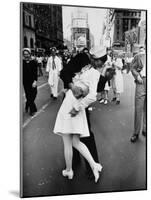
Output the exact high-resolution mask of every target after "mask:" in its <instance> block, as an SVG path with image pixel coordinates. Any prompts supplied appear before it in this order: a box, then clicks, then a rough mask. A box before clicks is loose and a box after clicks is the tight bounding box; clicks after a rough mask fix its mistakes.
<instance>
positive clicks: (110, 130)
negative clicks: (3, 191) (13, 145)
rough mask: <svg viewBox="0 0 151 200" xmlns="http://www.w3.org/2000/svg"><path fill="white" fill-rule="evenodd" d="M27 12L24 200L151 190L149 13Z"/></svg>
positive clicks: (31, 7)
mask: <svg viewBox="0 0 151 200" xmlns="http://www.w3.org/2000/svg"><path fill="white" fill-rule="evenodd" d="M94 6H95V5H94ZM20 11H21V12H20V22H21V23H20V61H21V62H20V72H21V73H20V102H21V104H20V105H21V109H20V110H21V114H20V118H21V124H20V127H21V133H20V144H21V145H20V196H21V197H40V196H41V197H42V196H56V195H57V196H59V195H60V196H61V195H74V194H90V193H93V194H94V193H103V192H106V193H107V192H121V191H136V190H146V189H147V155H146V154H147V142H146V138H147V127H146V126H147V124H146V117H147V114H146V110H147V106H146V101H147V98H146V95H147V94H146V74H147V66H146V63H147V62H146V57H147V45H146V44H147V34H146V33H147V31H146V27H147V11H146V10H138V9H126V8H101V7H87V6H86V5H85V6H78V5H77V6H71V5H59V4H45V3H32V2H31V3H29V2H28V3H27V2H22V3H20Z"/></svg>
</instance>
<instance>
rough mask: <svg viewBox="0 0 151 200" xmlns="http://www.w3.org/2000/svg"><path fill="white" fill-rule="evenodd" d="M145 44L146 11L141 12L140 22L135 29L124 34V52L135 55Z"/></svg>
mask: <svg viewBox="0 0 151 200" xmlns="http://www.w3.org/2000/svg"><path fill="white" fill-rule="evenodd" d="M145 42H146V11H141V20H140V21H139V24H138V26H137V27H136V28H132V29H131V30H129V31H126V32H125V50H126V52H127V53H137V52H138V51H139V47H140V46H144V45H145Z"/></svg>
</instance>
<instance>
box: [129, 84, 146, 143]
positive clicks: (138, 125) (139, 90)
mask: <svg viewBox="0 0 151 200" xmlns="http://www.w3.org/2000/svg"><path fill="white" fill-rule="evenodd" d="M144 100H145V91H144V86H143V84H136V90H135V111H134V133H133V136H132V138H131V142H136V140H137V139H138V137H139V134H140V131H141V129H142V117H143V108H144Z"/></svg>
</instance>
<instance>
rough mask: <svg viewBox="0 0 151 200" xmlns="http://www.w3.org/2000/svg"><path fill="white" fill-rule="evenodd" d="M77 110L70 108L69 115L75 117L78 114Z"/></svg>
mask: <svg viewBox="0 0 151 200" xmlns="http://www.w3.org/2000/svg"><path fill="white" fill-rule="evenodd" d="M78 112H79V111H77V110H76V109H75V108H72V110H71V111H70V112H69V113H70V115H71V117H75V116H76V115H77V114H78Z"/></svg>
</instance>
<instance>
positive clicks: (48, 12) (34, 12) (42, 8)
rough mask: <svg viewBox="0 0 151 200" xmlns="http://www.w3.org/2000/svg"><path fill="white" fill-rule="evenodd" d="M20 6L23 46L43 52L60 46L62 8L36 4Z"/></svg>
mask: <svg viewBox="0 0 151 200" xmlns="http://www.w3.org/2000/svg"><path fill="white" fill-rule="evenodd" d="M22 5H23V35H24V42H23V43H24V45H23V46H24V47H25V46H26V47H29V48H35V49H44V50H49V49H50V47H52V46H56V47H59V46H62V45H63V25H62V7H61V6H58V5H50V4H48V5H47V4H37V3H33V4H32V3H23V4H22ZM31 38H32V39H33V42H32V39H31ZM26 41H27V42H26ZM30 41H31V42H30Z"/></svg>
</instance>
